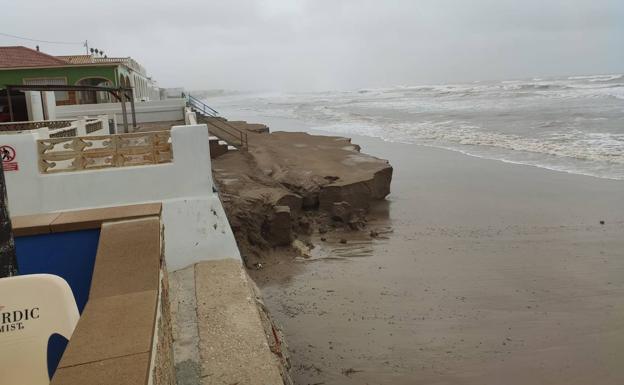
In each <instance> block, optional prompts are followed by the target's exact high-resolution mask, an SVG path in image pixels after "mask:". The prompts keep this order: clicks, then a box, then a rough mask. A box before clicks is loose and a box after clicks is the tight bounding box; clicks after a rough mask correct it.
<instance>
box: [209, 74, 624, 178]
mask: <svg viewBox="0 0 624 385" xmlns="http://www.w3.org/2000/svg"><path fill="white" fill-rule="evenodd" d="M205 101H206V102H207V103H208V104H209V105H211V106H212V107H214V108H215V109H217V110H219V111H221V112H227V115H225V116H227V117H228V118H230V119H236V118H237V116H242V117H254V118H255V119H257V120H258V122H262V119H263V118H266V119H267V120H269V121H270V120H271V119H273V118H288V119H293V120H296V121H299V122H302V123H304V124H305V125H306V126H307V127H311V128H313V129H317V130H321V131H325V132H331V133H335V134H339V135H344V136H349V135H364V136H370V137H375V138H380V139H382V140H385V141H390V142H400V143H413V144H419V145H424V146H432V147H438V148H444V149H448V150H452V151H458V152H462V153H464V154H467V155H471V156H477V157H482V158H487V159H494V160H498V161H502V162H511V163H519V164H525V165H531V166H536V167H541V168H546V169H551V170H557V171H562V172H568V173H574V174H582V175H589V176H594V177H598V178H607V179H618V180H624V75H623V74H608V75H586V76H566V77H549V78H533V79H520V80H506V81H476V82H471V83H463V84H444V85H400V86H394V87H387V88H367V89H358V90H348V91H325V92H298V93H276V92H263V93H245V92H220V93H218V94H216V95H212V96H208V97H206V98H205Z"/></svg>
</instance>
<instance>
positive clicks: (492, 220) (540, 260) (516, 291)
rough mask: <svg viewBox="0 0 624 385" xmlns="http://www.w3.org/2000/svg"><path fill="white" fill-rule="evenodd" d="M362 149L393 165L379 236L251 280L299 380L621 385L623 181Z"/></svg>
mask: <svg viewBox="0 0 624 385" xmlns="http://www.w3.org/2000/svg"><path fill="white" fill-rule="evenodd" d="M256 120H262V121H266V119H258V118H256ZM269 123H270V126H271V129H272V130H275V129H280V128H283V127H285V126H284V124H288V123H289V122H269ZM282 123H284V124H282ZM291 123H292V122H291ZM353 143H357V144H360V145H361V146H362V152H365V153H368V154H371V155H374V156H378V157H380V158H385V159H388V160H389V161H390V162H391V164H392V165H393V166H394V168H395V172H394V177H393V181H392V193H391V195H390V196H389V197H388V200H387V201H386V202H381V203H379V204H377V205H375V206H374V208H373V212H372V213H371V215H370V216H369V217H370V219H371V220H370V222H369V229H376V230H377V231H378V232H379V233H380V236H379V237H377V238H371V237H370V236H369V235H367V234H366V233H347V234H344V235H342V234H333V235H330V236H329V237H328V239H327V240H326V242H323V241H321V240H320V235H316V236H315V237H314V241H315V243H316V244H317V245H318V247H317V248H316V249H315V250H314V258H311V259H309V260H303V259H294V260H293V259H292V258H289V257H286V256H282V259H281V260H280V262H279V263H267V264H266V266H265V268H264V269H262V270H259V271H254V272H251V273H252V276H253V278H254V279H255V280H256V282H257V283H258V284H259V286H260V288H261V290H262V293H263V296H264V298H265V301H266V304H267V306H268V307H269V310H270V311H271V313H272V316H273V318H274V319H276V321H277V322H278V323H279V324H281V326H282V327H283V330H284V333H285V335H286V340H287V342H288V345H289V349H290V351H291V360H292V366H293V369H292V376H293V378H294V380H295V382H296V383H297V384H299V385H305V384H326V385H329V384H475V385H476V384H479V385H483V384H523V385H524V384H562V385H563V384H565V385H570V384H588V383H592V384H622V383H624V365H622V362H624V330H623V329H624V182H622V181H610V180H603V179H597V178H592V177H584V176H578V175H572V174H565V173H560V172H553V171H548V170H544V169H539V168H535V167H530V166H522V165H514V164H506V163H502V162H498V161H492V160H485V159H479V158H474V157H469V156H465V155H462V154H459V153H456V152H450V151H446V150H439V149H432V148H427V147H422V146H416V145H403V144H395V143H386V142H382V141H380V140H375V139H371V138H362V137H354V138H353ZM601 220H603V221H605V224H604V225H601V224H600V221H601ZM340 238H347V239H348V243H347V244H341V243H340V242H339V239H340Z"/></svg>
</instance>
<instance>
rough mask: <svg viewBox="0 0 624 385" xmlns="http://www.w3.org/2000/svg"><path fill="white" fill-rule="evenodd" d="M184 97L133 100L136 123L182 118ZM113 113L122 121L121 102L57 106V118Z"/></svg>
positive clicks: (184, 103)
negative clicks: (147, 100) (143, 100)
mask: <svg viewBox="0 0 624 385" xmlns="http://www.w3.org/2000/svg"><path fill="white" fill-rule="evenodd" d="M185 105H186V101H185V100H184V99H168V100H153V101H149V102H135V103H134V107H135V109H136V120H137V123H150V122H167V121H173V120H183V119H184V107H185ZM102 114H106V115H115V117H116V119H117V122H118V123H120V122H123V115H122V113H121V103H100V104H77V105H72V106H57V107H56V117H57V119H70V118H76V117H81V116H85V115H89V116H90V115H102ZM127 115H128V123H132V112H131V107H130V103H127Z"/></svg>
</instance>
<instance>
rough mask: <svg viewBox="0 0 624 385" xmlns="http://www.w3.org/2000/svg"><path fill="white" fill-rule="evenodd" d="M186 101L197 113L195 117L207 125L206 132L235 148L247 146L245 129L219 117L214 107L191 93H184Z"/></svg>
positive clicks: (245, 147)
mask: <svg viewBox="0 0 624 385" xmlns="http://www.w3.org/2000/svg"><path fill="white" fill-rule="evenodd" d="M186 102H187V105H188V106H189V107H190V108H192V109H193V110H194V111H195V112H196V113H197V115H198V116H197V119H198V120H199V121H200V122H202V123H206V124H207V125H208V132H210V133H211V134H212V135H214V136H216V137H218V138H219V139H221V140H224V141H225V142H227V143H228V144H229V145H231V146H234V147H236V148H240V149H247V148H248V135H247V131H245V130H241V129H240V128H238V127H235V126H233V125H231V124H229V123H228V122H227V120H226V119H224V118H221V117H219V113H218V112H217V111H216V110H215V109H214V108H212V107H210V106H209V105H207V104H206V103H204V102H202V101H201V100H199V99H197V98H195V97H193V96H191V95H186Z"/></svg>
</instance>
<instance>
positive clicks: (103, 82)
mask: <svg viewBox="0 0 624 385" xmlns="http://www.w3.org/2000/svg"><path fill="white" fill-rule="evenodd" d="M76 85H77V86H98V87H112V86H113V82H111V81H110V80H108V79H106V78H103V77H89V78H83V79H80V80H79V81H77V82H76ZM110 102H111V99H110V95H109V93H108V92H98V91H79V92H78V104H97V103H110Z"/></svg>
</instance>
